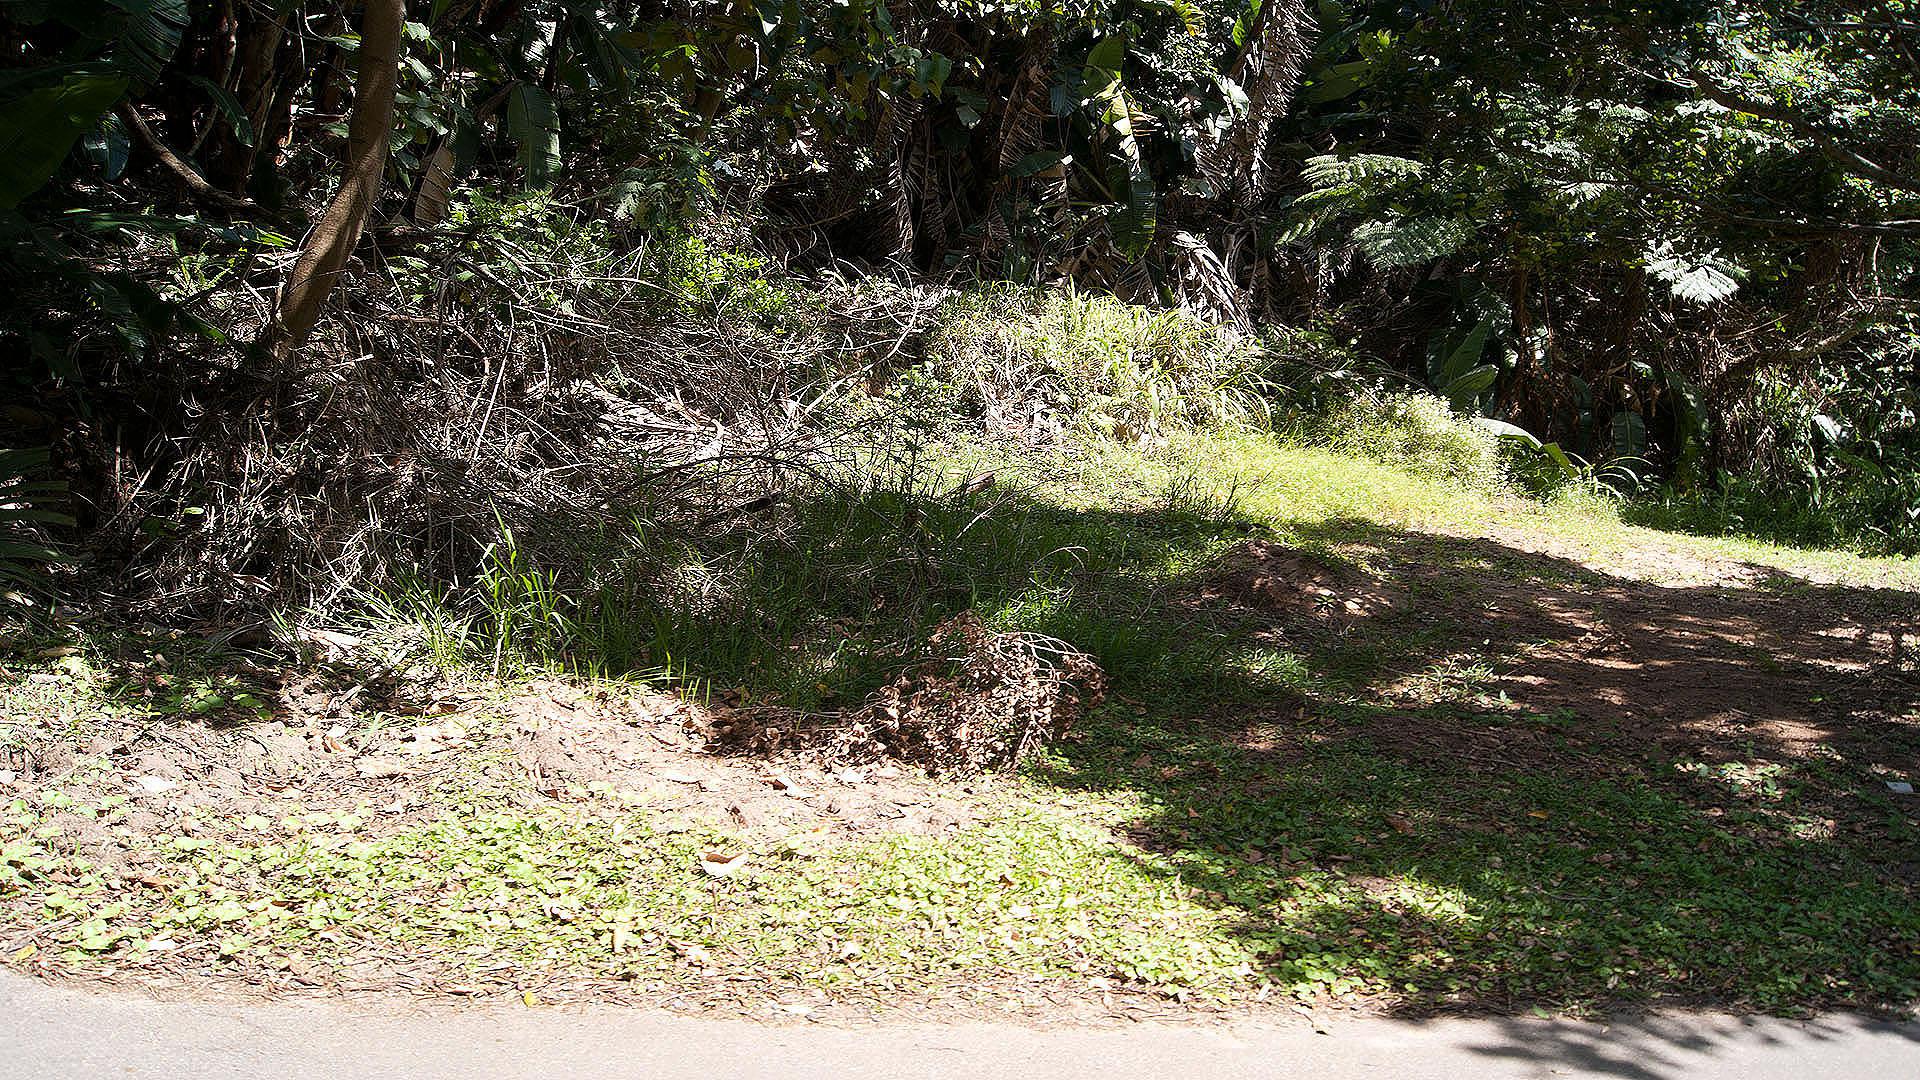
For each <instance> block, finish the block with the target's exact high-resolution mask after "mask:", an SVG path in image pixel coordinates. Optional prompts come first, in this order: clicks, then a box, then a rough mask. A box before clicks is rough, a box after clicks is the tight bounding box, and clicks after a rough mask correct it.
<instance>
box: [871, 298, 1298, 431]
mask: <svg viewBox="0 0 1920 1080" xmlns="http://www.w3.org/2000/svg"><path fill="white" fill-rule="evenodd" d="M1267 362H1268V354H1267V352H1266V350H1265V349H1264V348H1263V347H1262V345H1261V343H1260V342H1259V340H1258V339H1256V338H1254V337H1252V336H1250V335H1247V334H1245V333H1242V332H1241V331H1239V330H1238V329H1236V328H1234V327H1232V326H1229V325H1224V324H1218V323H1210V322H1207V321H1205V320H1202V319H1199V318H1197V317H1195V316H1193V315H1190V314H1187V313H1185V312H1179V311H1166V310H1154V309H1151V308H1146V307H1142V306H1140V305H1137V304H1127V303H1123V302H1121V301H1119V300H1116V299H1114V298H1112V297H1110V296H1104V295H1097V294H1091V293H1082V292H1076V291H1073V290H1059V289H1029V288H1021V287H1016V286H1000V287H995V288H989V289H982V290H978V291H971V292H964V293H957V294H954V295H953V296H952V297H950V298H949V299H948V300H947V302H946V303H945V304H944V306H943V308H942V310H941V312H940V314H939V322H938V325H937V327H936V328H935V329H934V330H933V331H932V333H930V334H929V336H928V339H927V342H926V345H925V355H924V359H923V361H922V362H921V364H920V365H919V366H918V367H917V368H916V369H915V370H914V371H913V372H911V373H910V374H909V375H908V376H907V378H906V379H905V380H903V382H904V388H905V390H906V391H907V392H908V393H909V394H910V395H916V394H917V395H919V396H921V397H922V398H931V399H935V400H937V401H939V402H940V404H941V405H943V406H944V407H945V408H946V409H947V410H948V411H949V412H951V413H952V415H953V416H954V417H955V418H957V419H970V420H972V421H975V422H977V423H979V424H981V425H982V426H984V427H985V428H987V429H988V430H990V431H995V432H1001V433H1005V432H1021V433H1038V434H1044V435H1052V436H1055V437H1069V438H1070V437H1090V436H1091V437H1100V438H1111V439H1115V440H1118V441H1121V442H1127V443H1132V442H1137V441H1140V440H1141V439H1145V438H1149V437H1153V436H1157V435H1163V434H1166V433H1167V432H1169V431H1175V430H1183V429H1194V428H1205V427H1214V426H1221V425H1233V424H1245V423H1264V422H1265V421H1266V420H1267V418H1268V417H1269V415H1270V410H1269V405H1268V402H1269V400H1270V396H1271V395H1270V393H1269V390H1270V384H1269V383H1268V381H1267V379H1266V376H1265V371H1266V367H1267Z"/></svg>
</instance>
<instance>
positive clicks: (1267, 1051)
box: [0, 971, 1920, 1080]
mask: <svg viewBox="0 0 1920 1080" xmlns="http://www.w3.org/2000/svg"><path fill="white" fill-rule="evenodd" d="M0 1016H4V1017H5V1020H0V1080H64V1078H68V1077H71V1078H75V1080H80V1078H87V1080H91V1078H94V1077H102V1076H116V1077H122V1076H124V1077H156V1078H172V1077H188V1076H190V1077H196V1078H199V1080H219V1078H223V1077H234V1078H245V1080H253V1078H255V1077H262V1076H271V1077H277V1078H280V1080H303V1078H306V1077H313V1078H316V1080H356V1078H360V1077H367V1078H375V1077H380V1078H384V1077H394V1076H401V1077H409V1078H419V1080H427V1078H434V1077H447V1078H450V1080H451V1078H458V1080H487V1078H494V1077H521V1076H538V1077H542V1078H545V1080H570V1078H574V1077H581V1078H585V1077H593V1078H600V1077H618V1076H635V1077H641V1076H644V1077H648V1078H650V1080H679V1078H683V1077H684V1078H688V1080H712V1078H714V1077H741V1078H748V1077H766V1078H769V1080H807V1078H810V1077H822V1078H826V1077H831V1078H834V1080H861V1078H866V1077H873V1078H880V1077H885V1078H889V1080H892V1078H903V1077H934V1078H948V1077H953V1078H960V1077H964V1078H966V1080H994V1078H997V1077H1020V1078H1022V1080H1048V1078H1054V1077H1083V1076H1088V1075H1099V1076H1101V1077H1103V1078H1106V1080H1132V1078H1136V1077H1138V1078H1142V1080H1146V1078H1152V1080H1165V1078H1167V1077H1181V1076H1192V1077H1207V1078H1209V1080H1234V1078H1239V1077H1282V1076H1311V1077H1313V1078H1314V1080H1347V1078H1356V1077H1381V1078H1386V1077H1392V1078H1393V1080H1455V1078H1457V1077H1463V1076H1470V1077H1475V1078H1482V1080H1509V1078H1512V1080H1520V1078H1527V1080H1532V1078H1548V1077H1556V1078H1567V1080H1577V1078H1602V1077H1618V1078H1629V1080H1669V1078H1671V1080H1680V1078H1685V1080H1776V1078H1777V1080H1789V1078H1791V1080H1820V1078H1823V1077H1831V1078H1836V1080H1838V1078H1847V1080H1855V1078H1860V1077H1880V1076H1884V1077H1903V1076H1912V1075H1914V1074H1915V1073H1916V1072H1920V1026H1916V1025H1911V1024H1909V1025H1892V1024H1882V1023H1875V1022H1871V1021H1866V1020H1861V1019H1858V1018H1854V1017H1844V1016H1842V1017H1830V1018H1825V1019H1820V1020H1813V1021H1787V1020H1747V1019H1742V1020H1735V1019H1731V1018H1726V1017H1718V1016H1710V1015H1683V1016H1670V1017H1663V1018H1656V1019H1652V1020H1643V1021H1635V1022H1633V1023H1630V1024H1625V1025H1620V1026H1613V1027H1607V1026H1602V1025H1596V1024H1582V1023H1575V1022H1568V1021H1534V1020H1488V1021H1479V1020H1448V1021H1434V1022H1427V1023H1411V1022H1405V1021H1393V1020H1374V1019H1352V1020H1336V1021H1333V1022H1331V1023H1327V1024H1324V1025H1323V1027H1324V1032H1325V1033H1317V1032H1316V1031H1314V1029H1313V1028H1312V1027H1310V1026H1308V1025H1307V1024H1306V1023H1304V1022H1302V1023H1301V1024H1298V1025H1294V1026H1291V1027H1266V1028H1252V1027H1235V1028H1200V1027H1161V1026H1157V1025H1151V1024H1141V1025H1134V1026H1130V1027H1123V1028H1064V1029H1061V1028H1056V1029H1051V1030H1045V1029H1040V1030H1037V1029H1033V1028H1025V1027H1014V1026H1007V1025H986V1024H970V1025H961V1026H953V1027H924V1026H890V1027H863V1028H836V1027H828V1026H821V1025H786V1026H762V1025H756V1024H752V1023H748V1022H743V1021H717V1020H701V1019H692V1018H688V1017H684V1016H669V1015H666V1014H662V1013H655V1012H650V1011H645V1010H619V1009H572V1010H534V1009H526V1008H520V1007H476V1008H464V1009H455V1008H404V1007H400V1006H396V1005H394V1004H392V1003H390V1002H389V1003H383V1004H382V1005H381V1006H380V1007H379V1010H378V1011H375V1010H374V1009H371V1008H365V1007H352V1006H347V1005H342V1004H338V1003H325V1004H321V1003H293V1002H281V1003H272V1004H265V1005H263V1004H259V1003H255V1002H249V1003H247V1004H245V1005H244V1006H242V1005H233V1004H222V1003H219V1002H217V1001H216V1002H211V1003H208V1002H196V1003H162V1002H156V1001H153V1000H151V999H145V998H139V997H133V996H100V995H90V994H83V993H80V992H78V991H75V990H72V989H68V988H65V987H61V986H56V985H49V984H47V983H43V982H39V981H36V980H28V979H23V978H20V977H18V976H15V975H11V974H8V973H6V972H4V971H0Z"/></svg>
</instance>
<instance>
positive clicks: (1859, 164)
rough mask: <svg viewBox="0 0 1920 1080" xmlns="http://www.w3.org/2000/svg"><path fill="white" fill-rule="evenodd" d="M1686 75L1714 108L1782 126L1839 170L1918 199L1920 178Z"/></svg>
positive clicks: (1787, 114)
mask: <svg viewBox="0 0 1920 1080" xmlns="http://www.w3.org/2000/svg"><path fill="white" fill-rule="evenodd" d="M1689 75H1690V76H1691V77H1692V79H1693V85H1694V88H1695V89H1696V90H1698V91H1699V92H1700V95H1701V96H1702V97H1704V98H1706V99H1707V100H1708V101H1711V102H1713V103H1714V104H1715V105H1718V106H1720V107H1721V108H1723V109H1728V110H1731V111H1733V112H1737V113H1744V114H1746V115H1748V116H1756V117H1759V118H1760V119H1762V120H1773V121H1775V122H1778V123H1781V124H1785V125H1786V126H1787V127H1789V128H1791V129H1793V131H1795V132H1796V133H1798V134H1800V135H1803V136H1805V137H1807V138H1809V139H1812V140H1813V141H1814V143H1816V144H1817V145H1818V146H1819V147H1820V149H1821V150H1822V151H1824V152H1825V153H1826V154H1827V156H1828V157H1831V158H1833V159H1834V160H1835V161H1838V162H1839V163H1840V164H1841V165H1842V166H1850V167H1851V168H1852V169H1853V170H1854V171H1855V172H1856V173H1858V174H1859V175H1861V176H1864V177H1866V178H1867V179H1869V180H1876V181H1879V182H1880V183H1882V184H1885V185H1887V186H1888V187H1890V188H1895V189H1897V190H1900V191H1904V192H1907V193H1909V194H1915V195H1920V178H1914V177H1909V176H1905V175H1902V174H1901V173H1898V172H1895V171H1894V170H1892V169H1890V168H1888V167H1886V166H1885V165H1882V164H1880V163H1879V162H1877V161H1874V160H1872V159H1870V158H1868V157H1866V156H1865V155H1863V154H1861V153H1860V152H1859V151H1858V150H1855V149H1853V148H1852V147H1850V146H1846V145H1843V144H1842V143H1841V142H1840V140H1839V139H1838V138H1836V137H1835V136H1834V135H1833V133H1832V132H1829V131H1827V130H1826V129H1825V128H1823V127H1821V126H1820V125H1818V124H1816V123H1814V122H1813V121H1811V120H1809V119H1807V118H1806V117H1804V116H1801V115H1800V114H1799V113H1796V112H1794V111H1793V110H1791V109H1788V108H1786V107H1785V106H1782V105H1778V104H1774V103H1772V102H1766V101H1758V100H1755V99H1753V98H1750V97H1747V96H1746V95H1744V94H1741V93H1738V92H1736V91H1734V90H1730V89H1728V88H1727V87H1724V86H1721V85H1720V84H1718V83H1716V82H1714V81H1713V80H1712V79H1711V78H1709V77H1708V76H1707V74H1706V72H1703V71H1701V70H1700V69H1698V68H1695V69H1694V70H1693V71H1691V72H1689Z"/></svg>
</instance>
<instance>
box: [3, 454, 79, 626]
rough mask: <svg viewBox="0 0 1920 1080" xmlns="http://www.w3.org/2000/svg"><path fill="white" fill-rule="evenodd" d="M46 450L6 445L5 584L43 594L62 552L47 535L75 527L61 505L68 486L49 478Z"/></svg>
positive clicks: (5, 585)
mask: <svg viewBox="0 0 1920 1080" xmlns="http://www.w3.org/2000/svg"><path fill="white" fill-rule="evenodd" d="M46 464H47V452H46V451H45V450H9V449H0V588H4V589H6V590H9V591H12V590H25V591H28V592H43V591H45V590H46V589H47V587H48V584H47V581H46V578H45V570H46V568H47V566H48V565H49V564H52V563H56V562H59V561H61V559H62V556H61V554H60V553H59V552H58V551H57V550H55V549H54V548H53V546H52V545H50V544H49V543H47V541H46V539H45V535H46V529H47V527H48V526H64V527H71V526H72V525H73V518H72V517H71V516H69V515H68V514H67V513H66V512H65V511H64V510H63V509H61V504H62V503H63V501H64V498H65V495H66V485H65V484H64V483H61V482H59V481H57V480H50V479H46V477H45V470H46Z"/></svg>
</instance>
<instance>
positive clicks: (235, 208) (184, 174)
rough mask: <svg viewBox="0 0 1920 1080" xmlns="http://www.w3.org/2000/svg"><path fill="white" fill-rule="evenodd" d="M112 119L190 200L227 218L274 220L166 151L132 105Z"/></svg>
mask: <svg viewBox="0 0 1920 1080" xmlns="http://www.w3.org/2000/svg"><path fill="white" fill-rule="evenodd" d="M113 115H114V116H116V117H118V118H119V119H120V124H121V126H123V127H125V128H126V129H127V134H129V135H131V136H133V141H134V142H136V143H139V144H140V149H142V150H144V151H146V153H147V154H148V155H149V156H150V157H152V158H153V159H154V160H155V161H158V162H159V163H160V167H161V168H163V169H165V170H167V172H168V173H169V174H170V175H171V176H172V177H173V179H174V180H175V181H176V182H178V183H179V185H180V186H181V187H182V188H184V189H186V192H187V195H188V197H189V198H191V199H193V201H195V202H197V203H200V204H202V205H204V206H208V207H211V208H212V209H215V210H219V211H222V212H223V213H228V214H255V215H262V216H271V215H268V214H267V212H266V209H265V208H264V207H262V206H261V205H260V204H259V203H256V202H254V201H253V200H252V199H244V198H241V197H240V196H238V195H229V194H227V193H226V192H224V191H221V190H220V189H219V188H217V187H214V186H213V185H212V184H210V183H208V182H207V180H206V178H205V177H203V176H201V175H200V174H199V173H197V172H194V171H193V166H191V165H189V164H187V163H186V162H184V161H182V160H180V158H179V156H178V155H176V154H175V153H174V152H173V151H171V150H169V149H167V144H165V143H163V142H161V141H160V137H159V136H158V135H155V134H154V133H153V129H152V128H149V127H148V126H147V122H146V121H145V120H142V119H140V113H139V112H138V111H136V110H135V109H134V107H133V105H132V103H130V102H124V101H123V102H121V103H120V104H118V105H115V106H114V107H113Z"/></svg>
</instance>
